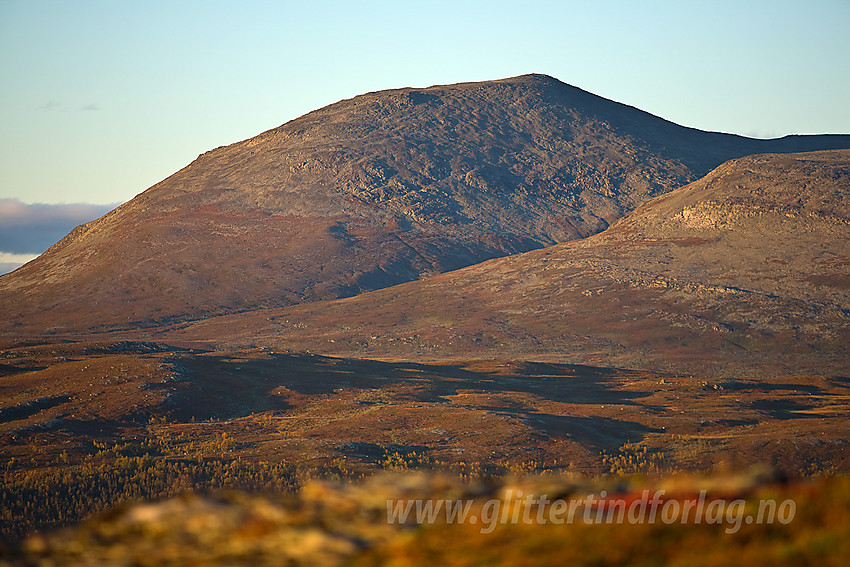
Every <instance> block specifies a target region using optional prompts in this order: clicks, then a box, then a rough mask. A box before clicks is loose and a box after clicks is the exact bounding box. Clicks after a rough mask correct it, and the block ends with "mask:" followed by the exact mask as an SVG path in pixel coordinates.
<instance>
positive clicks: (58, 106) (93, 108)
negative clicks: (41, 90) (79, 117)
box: [38, 100, 100, 112]
mask: <svg viewBox="0 0 850 567" xmlns="http://www.w3.org/2000/svg"><path fill="white" fill-rule="evenodd" d="M38 110H43V111H45V112H73V111H77V112H97V111H99V110H100V105H99V104H98V103H96V102H90V103H88V104H84V105H82V106H79V107H77V108H71V107H69V106H67V105H65V104H63V103H61V102H59V101H56V100H50V101H47V102H46V103H44V104H42V105H41V106H39V107H38Z"/></svg>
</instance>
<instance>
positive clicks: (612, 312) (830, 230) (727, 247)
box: [170, 150, 850, 375]
mask: <svg viewBox="0 0 850 567" xmlns="http://www.w3.org/2000/svg"><path fill="white" fill-rule="evenodd" d="M848 243H850V151H847V150H838V151H826V152H814V153H805V154H790V155H756V156H750V157H746V158H741V159H737V160H733V161H730V162H728V163H725V164H723V165H722V166H721V167H718V168H717V169H715V170H714V171H712V172H711V173H710V174H709V175H707V176H706V177H704V178H702V179H700V180H699V181H697V182H695V183H692V184H690V185H688V186H686V187H683V188H681V189H678V190H676V191H673V192H671V193H669V194H666V195H663V196H660V197H657V198H655V199H653V200H651V201H649V202H648V203H646V204H644V205H642V206H640V207H639V208H638V209H637V210H635V211H634V212H632V213H631V214H629V215H628V216H626V217H625V218H624V219H623V220H621V221H620V222H619V223H618V224H617V225H615V226H614V227H612V228H610V229H608V230H606V231H604V232H603V233H601V234H598V235H595V236H592V237H590V238H588V239H585V240H582V241H576V242H569V243H565V244H560V245H556V246H553V247H549V248H546V249H544V250H535V251H531V252H527V253H524V254H520V255H516V256H511V257H508V258H501V259H495V260H491V261H488V262H484V263H481V264H479V265H476V266H472V267H469V268H465V269H463V270H458V271H456V272H452V273H448V274H442V275H438V276H435V277H433V278H428V279H425V280H421V281H418V282H412V283H409V284H404V285H401V286H397V287H394V288H390V289H384V290H379V291H376V292H372V293H367V294H363V295H361V296H358V297H354V298H349V299H345V300H338V301H335V302H323V303H315V304H312V305H302V306H297V307H294V308H290V309H286V310H265V311H259V312H257V313H245V314H241V315H237V316H231V317H223V318H220V319H219V320H215V319H213V320H209V321H206V322H200V323H197V324H195V325H192V326H189V327H187V328H185V329H181V330H175V331H172V333H171V334H170V338H174V339H176V338H183V339H191V340H196V339H203V338H210V337H222V339H221V340H225V339H224V338H223V337H224V334H223V333H224V329H231V330H232V331H233V332H232V333H231V335H230V338H229V340H231V341H238V340H242V341H244V342H249V341H252V342H256V344H264V345H271V346H274V347H277V348H288V349H293V350H303V349H309V350H310V351H312V352H318V353H323V354H334V355H346V356H358V357H370V358H381V357H382V358H391V359H392V358H396V359H403V358H415V359H417V360H440V359H443V360H445V359H452V358H463V357H466V358H469V357H508V358H515V359H526V360H529V359H530V360H535V359H536V360H549V361H561V362H584V363H592V364H599V365H603V366H621V367H633V368H654V369H665V370H674V371H678V372H693V373H695V374H697V373H699V374H714V375H729V374H733V375H734V374H736V373H744V374H756V375H768V374H774V375H775V374H776V373H777V372H815V373H830V372H834V373H839V374H842V375H847V372H848V371H850V352H848V345H850V244H848Z"/></svg>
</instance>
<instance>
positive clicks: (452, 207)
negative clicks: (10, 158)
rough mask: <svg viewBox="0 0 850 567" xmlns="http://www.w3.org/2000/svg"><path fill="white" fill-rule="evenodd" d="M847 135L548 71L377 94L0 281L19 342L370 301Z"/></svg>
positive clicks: (271, 138) (222, 162)
mask: <svg viewBox="0 0 850 567" xmlns="http://www.w3.org/2000/svg"><path fill="white" fill-rule="evenodd" d="M831 147H850V137H848V136H811V137H809V136H805V137H800V136H796V137H788V138H783V139H778V140H752V139H747V138H742V137H738V136H732V135H725V134H714V133H706V132H701V131H697V130H693V129H689V128H683V127H680V126H677V125H675V124H672V123H670V122H667V121H665V120H662V119H660V118H657V117H655V116H652V115H649V114H647V113H645V112H642V111H639V110H637V109H634V108H631V107H628V106H625V105H622V104H619V103H615V102H612V101H609V100H605V99H602V98H600V97H597V96H594V95H592V94H589V93H587V92H584V91H581V90H580V89H577V88H574V87H571V86H569V85H566V84H563V83H561V82H559V81H557V80H555V79H553V78H551V77H546V76H541V75H527V76H522V77H517V78H513V79H505V80H501V81H492V82H485V83H467V84H458V85H448V86H436V87H431V88H425V89H410V88H406V89H398V90H392V91H383V92H378V93H369V94H365V95H362V96H358V97H355V98H353V99H350V100H344V101H341V102H339V103H336V104H333V105H330V106H328V107H326V108H323V109H320V110H317V111H315V112H312V113H309V114H307V115H305V116H303V117H301V118H298V119H296V120H293V121H292V122H289V123H287V124H285V125H283V126H281V127H279V128H276V129H273V130H270V131H268V132H265V133H263V134H261V135H259V136H257V137H255V138H252V139H249V140H246V141H243V142H239V143H236V144H233V145H230V146H227V147H221V148H217V149H215V150H212V151H210V152H207V153H205V154H203V155H201V156H200V157H199V158H198V159H197V160H196V161H195V162H193V163H192V164H191V165H189V166H187V167H186V168H184V169H182V170H181V171H179V172H177V173H175V174H174V175H172V176H171V177H169V178H168V179H166V180H164V181H162V182H161V183H159V184H157V185H155V186H154V187H152V188H150V189H148V190H147V191H145V192H144V193H142V194H140V195H139V196H137V197H136V198H135V199H133V200H131V201H130V202H128V203H126V204H124V205H122V206H121V207H119V208H117V209H116V210H115V211H113V212H111V213H109V214H107V215H106V216H104V217H102V218H101V219H98V220H96V221H93V222H91V223H88V224H86V225H83V226H80V227H78V228H77V229H75V230H74V231H73V232H72V233H71V234H69V235H68V236H67V237H66V238H65V239H63V240H62V241H61V242H59V243H58V244H56V245H55V246H54V247H52V248H51V249H50V250H49V251H48V252H46V253H45V254H44V255H42V256H41V257H39V258H38V259H36V260H34V261H33V262H31V263H29V264H27V265H25V266H23V267H22V268H20V269H19V270H17V271H15V272H14V273H12V274H9V275H6V276H3V277H2V278H0V304H2V305H3V312H2V313H0V326H2V328H3V329H5V330H6V332H7V334H11V335H15V336H23V335H27V334H32V333H39V334H40V333H45V332H46V333H58V334H61V333H65V332H77V331H80V330H87V329H88V330H107V329H120V328H131V327H135V326H150V325H156V324H163V323H168V322H174V321H178V320H186V319H196V318H201V317H204V316H208V315H211V314H219V313H227V312H236V311H242V310H248V309H256V308H261V307H279V306H286V305H292V304H297V303H303V302H310V301H316V300H325V299H332V298H338V297H345V296H351V295H355V294H358V293H360V292H362V291H365V290H371V289H378V288H383V287H386V286H390V285H394V284H398V283H401V282H405V281H409V280H415V279H417V278H420V277H421V276H423V275H430V274H434V273H438V272H444V271H447V270H454V269H457V268H460V267H463V266H468V265H471V264H475V263H477V262H481V261H483V260H486V259H489V258H493V257H499V256H505V255H509V254H514V253H518V252H523V251H528V250H532V249H536V248H541V247H544V246H548V245H551V244H554V243H558V242H565V241H569V240H573V239H575V238H581V237H586V236H589V235H591V234H594V233H597V232H599V231H601V230H604V229H605V228H606V227H608V226H609V225H610V224H611V223H614V222H615V221H616V220H617V219H619V218H620V217H621V216H622V215H623V214H624V213H626V212H628V211H630V210H632V209H634V208H635V207H636V206H638V205H639V204H640V203H642V202H644V201H646V200H647V199H649V198H651V197H654V196H656V195H659V194H662V193H666V192H668V191H670V190H672V189H674V188H676V187H679V186H681V185H683V184H685V183H687V182H690V181H693V180H694V179H696V178H698V177H699V176H701V175H704V174H705V173H706V172H708V171H709V170H710V169H711V168H713V167H716V166H717V165H719V164H720V163H721V162H723V161H725V160H727V159H729V158H733V157H738V156H743V155H748V154H753V153H756V152H790V151H799V150H813V149H821V148H831Z"/></svg>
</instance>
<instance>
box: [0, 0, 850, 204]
mask: <svg viewBox="0 0 850 567" xmlns="http://www.w3.org/2000/svg"><path fill="white" fill-rule="evenodd" d="M530 72H538V73H546V74H549V75H552V76H554V77H556V78H558V79H560V80H562V81H564V82H566V83H570V84H573V85H575V86H578V87H581V88H583V89H585V90H588V91H591V92H594V93H596V94H599V95H601V96H604V97H607V98H611V99H614V100H617V101H620V102H624V103H627V104H630V105H632V106H636V107H638V108H641V109H643V110H647V111H649V112H652V113H653V114H657V115H659V116H662V117H664V118H667V119H669V120H672V121H674V122H677V123H679V124H683V125H686V126H693V127H696V128H701V129H706V130H718V131H725V132H734V133H739V134H744V135H753V136H760V137H769V136H781V135H784V134H789V133H825V132H830V133H850V1H847V0H831V1H830V0H809V1H808V2H799V1H794V2H788V1H776V0H774V1H758V2H747V1H745V0H743V1H742V0H738V1H728V2H726V1H723V2H689V1H685V0H679V1H676V2H673V1H670V2H634V1H631V2H625V1H624V2H614V1H607V2H606V1H594V2H590V1H588V2H567V1H564V2H557V1H534V0H524V1H522V2H499V1H493V0H490V1H482V2H463V1H459V2H458V1H454V2H450V1H449V2H422V3H419V2H405V1H403V0H393V1H387V2H375V1H362V2H327V1H312V2H305V1H303V0H301V1H298V2H258V1H250V0H248V1H240V2H215V1H180V0H172V1H168V2H161V1H155V0H145V1H138V2H131V1H127V0H124V1H118V0H113V1H96V0H91V1H87V0H77V1H72V0H66V1H48V0H0V198H4V197H5V198H15V199H19V200H21V201H24V202H28V203H32V202H45V203H58V202H91V203H114V202H118V201H124V200H127V199H130V198H131V197H132V196H133V195H135V194H137V193H139V192H141V191H143V190H144V189H146V188H147V187H149V186H150V185H152V184H154V183H156V182H157V181H159V180H161V179H163V178H165V177H167V176H168V175H170V174H171V173H173V172H175V171H177V170H178V169H180V168H181V167H183V166H185V165H186V164H188V163H189V162H191V161H192V160H193V159H194V158H195V157H196V156H197V155H198V154H200V153H202V152H204V151H207V150H209V149H211V148H214V147H216V146H219V145H224V144H229V143H232V142H236V141H239V140H242V139H245V138H248V137H251V136H254V135H256V134H258V133H260V132H261V131H264V130H267V129H269V128H273V127H275V126H278V125H280V124H282V123H284V122H286V121H288V120H291V119H293V118H296V117H297V116H299V115H301V114H303V113H305V112H307V111H310V110H313V109H315V108H319V107H321V106H324V105H326V104H329V103H332V102H335V101H337V100H339V99H342V98H348V97H352V96H355V95H357V94H360V93H363V92H366V91H374V90H380V89H385V88H394V87H403V86H420V87H421V86H428V85H432V84H440V83H453V82H460V81H476V80H486V79H497V78H503V77H509V76H514V75H520V74H523V73H530Z"/></svg>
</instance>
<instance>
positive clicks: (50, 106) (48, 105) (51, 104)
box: [38, 100, 64, 112]
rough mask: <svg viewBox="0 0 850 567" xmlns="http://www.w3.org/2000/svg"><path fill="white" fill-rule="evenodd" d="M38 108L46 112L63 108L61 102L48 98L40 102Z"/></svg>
mask: <svg viewBox="0 0 850 567" xmlns="http://www.w3.org/2000/svg"><path fill="white" fill-rule="evenodd" d="M38 109H39V110H46V111H47V112H55V111H60V110H64V107H63V106H62V103H61V102H57V101H55V100H50V101H47V102H45V103H44V104H42V105H41V106H39V107H38Z"/></svg>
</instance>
